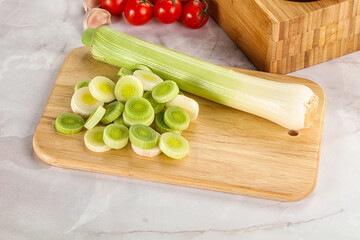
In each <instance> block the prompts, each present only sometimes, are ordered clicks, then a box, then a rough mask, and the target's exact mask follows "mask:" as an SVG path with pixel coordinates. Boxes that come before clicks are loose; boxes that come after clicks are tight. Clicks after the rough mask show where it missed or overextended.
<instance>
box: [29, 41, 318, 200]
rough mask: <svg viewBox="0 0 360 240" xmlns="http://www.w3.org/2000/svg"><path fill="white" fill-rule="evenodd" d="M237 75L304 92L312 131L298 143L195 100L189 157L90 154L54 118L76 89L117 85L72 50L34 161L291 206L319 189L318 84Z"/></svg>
mask: <svg viewBox="0 0 360 240" xmlns="http://www.w3.org/2000/svg"><path fill="white" fill-rule="evenodd" d="M235 70H237V71H240V72H243V73H247V74H251V75H255V76H259V77H264V78H268V79H271V80H274V81H279V82H296V83H302V84H305V85H307V86H309V87H310V88H311V89H313V91H314V92H315V93H316V94H317V95H318V96H319V98H320V102H319V109H318V111H317V112H316V114H315V120H314V126H313V127H311V128H309V129H304V130H301V131H300V133H299V135H298V136H290V135H289V134H288V131H287V130H286V129H284V128H282V127H280V126H278V125H276V124H274V123H272V122H270V121H268V120H265V119H263V118H259V117H256V116H254V115H251V114H247V113H245V112H242V111H239V110H235V109H232V108H229V107H225V106H222V105H219V104H217V103H214V102H211V101H208V100H205V99H203V98H200V97H197V96H192V95H190V94H186V95H190V96H191V97H193V98H194V99H196V100H197V101H198V102H199V104H200V115H199V118H198V119H197V120H196V121H195V122H192V123H191V124H190V127H189V129H188V130H187V131H185V132H184V133H183V136H184V137H185V138H186V139H188V140H189V142H190V147H191V150H190V154H189V155H188V157H186V158H185V159H183V160H180V161H174V160H171V159H169V158H167V157H166V156H165V155H163V154H162V155H160V156H158V157H154V158H145V157H140V156H138V155H136V154H135V153H134V152H133V151H132V150H131V147H130V146H127V147H126V148H125V149H121V150H111V151H109V152H106V153H101V154H100V153H94V152H91V151H89V150H87V149H86V147H85V146H84V143H83V136H84V132H85V131H83V132H81V133H79V134H75V135H64V134H60V133H58V132H56V130H55V127H54V122H55V119H56V117H57V116H58V115H60V114H62V113H65V112H70V111H71V109H70V99H71V96H72V94H73V87H74V85H75V83H76V82H77V81H79V80H81V79H86V78H92V77H95V76H97V75H103V76H106V77H109V78H111V79H116V73H117V71H118V68H115V67H112V66H110V65H107V64H104V63H101V62H97V61H95V60H93V59H92V58H91V56H90V53H89V50H88V48H87V47H82V48H77V49H75V50H73V51H72V52H71V53H70V54H69V55H68V56H67V57H66V59H65V61H64V64H63V66H62V68H61V70H60V73H59V75H58V78H57V80H56V82H55V85H54V88H53V91H52V93H51V96H50V98H49V100H48V103H47V105H46V108H45V110H44V113H43V116H42V117H41V119H40V122H39V125H38V127H37V130H36V132H35V136H34V139H33V146H34V150H35V152H36V154H37V155H38V156H39V158H40V159H42V160H43V161H45V162H47V163H49V164H52V165H55V166H60V167H65V168H73V169H80V170H86V171H92V172H99V173H106V174H114V175H120V176H125V177H133V178H139V179H145V180H150V181H156V182H164V183H170V184H176V185H184V186H189V187H197V188H204V189H211V190H217V191H224V192H229V193H236V194H244V195H249V196H255V197H262V198H269V199H276V200H282V201H296V200H300V199H302V198H304V197H306V196H307V195H309V194H310V193H311V192H312V191H313V189H314V187H315V184H316V178H317V172H318V166H319V153H320V144H321V135H322V124H323V118H324V110H325V95H324V92H323V90H322V89H321V88H320V87H319V86H318V85H316V84H315V83H313V82H311V81H309V80H306V79H301V78H295V77H290V76H284V75H275V74H270V73H264V72H257V71H250V70H243V69H235Z"/></svg>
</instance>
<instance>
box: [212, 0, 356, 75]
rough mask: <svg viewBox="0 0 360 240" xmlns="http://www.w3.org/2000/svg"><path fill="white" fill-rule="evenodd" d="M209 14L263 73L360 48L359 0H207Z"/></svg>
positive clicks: (286, 69) (290, 69)
mask: <svg viewBox="0 0 360 240" xmlns="http://www.w3.org/2000/svg"><path fill="white" fill-rule="evenodd" d="M209 11H210V13H211V16H212V17H213V18H214V19H215V20H216V21H217V22H218V23H219V25H220V26H221V27H222V28H223V29H224V31H225V32H226V33H227V34H228V35H229V36H230V37H231V38H232V39H233V40H234V42H235V43H236V44H237V45H238V46H239V47H240V49H241V50H242V52H244V53H245V54H246V55H247V57H248V58H249V59H250V60H251V61H252V62H253V63H254V65H256V67H257V68H258V69H259V70H261V71H268V72H272V73H282V74H284V73H289V72H293V71H296V70H299V69H302V68H306V67H309V66H312V65H315V64H318V63H321V62H325V61H328V60H330V59H334V58H337V57H340V56H343V55H345V54H348V53H351V52H354V51H358V50H360V1H359V0H321V1H305V0H297V1H296V0H210V7H209Z"/></svg>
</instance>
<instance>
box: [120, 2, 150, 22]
mask: <svg viewBox="0 0 360 240" xmlns="http://www.w3.org/2000/svg"><path fill="white" fill-rule="evenodd" d="M124 14H125V18H126V20H127V21H128V22H129V23H131V24H132V25H143V24H145V23H147V22H148V21H150V19H151V18H152V16H153V14H154V10H153V6H151V5H150V4H149V3H148V2H147V1H146V0H129V1H128V2H127V3H126V5H125V9H124Z"/></svg>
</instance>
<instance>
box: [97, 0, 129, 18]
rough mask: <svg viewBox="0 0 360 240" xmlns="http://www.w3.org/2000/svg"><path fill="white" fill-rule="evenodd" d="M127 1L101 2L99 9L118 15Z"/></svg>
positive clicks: (104, 0) (107, 0) (111, 0)
mask: <svg viewBox="0 0 360 240" xmlns="http://www.w3.org/2000/svg"><path fill="white" fill-rule="evenodd" d="M126 2H127V0H101V7H102V8H104V9H106V10H108V11H109V12H110V13H111V14H114V15H119V14H121V13H122V12H123V11H124V6H125V4H126Z"/></svg>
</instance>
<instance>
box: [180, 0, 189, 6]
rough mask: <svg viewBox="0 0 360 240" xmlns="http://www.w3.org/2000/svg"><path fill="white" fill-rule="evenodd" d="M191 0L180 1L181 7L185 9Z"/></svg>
mask: <svg viewBox="0 0 360 240" xmlns="http://www.w3.org/2000/svg"><path fill="white" fill-rule="evenodd" d="M189 1H190V0H180V2H181V6H182V7H183V8H184V6H185V4H187V3H188V2H189Z"/></svg>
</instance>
